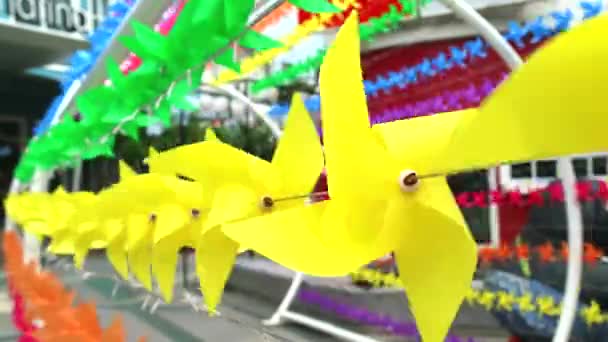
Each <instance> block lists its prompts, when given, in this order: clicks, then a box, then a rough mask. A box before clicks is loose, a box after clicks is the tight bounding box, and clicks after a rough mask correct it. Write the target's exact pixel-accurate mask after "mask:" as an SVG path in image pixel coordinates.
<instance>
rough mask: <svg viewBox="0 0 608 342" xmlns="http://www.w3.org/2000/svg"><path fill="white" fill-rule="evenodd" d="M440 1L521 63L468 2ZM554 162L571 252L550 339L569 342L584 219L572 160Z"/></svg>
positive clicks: (512, 62) (511, 62)
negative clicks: (563, 205) (555, 323)
mask: <svg viewBox="0 0 608 342" xmlns="http://www.w3.org/2000/svg"><path fill="white" fill-rule="evenodd" d="M441 2H442V3H443V4H444V5H446V6H447V7H449V8H450V9H451V10H452V11H453V12H454V13H456V15H458V16H459V17H460V18H461V19H463V20H464V21H465V22H467V23H468V24H470V25H471V26H473V27H475V28H476V29H477V31H478V32H479V33H480V34H481V35H482V36H483V37H484V39H485V40H486V41H487V42H488V44H490V46H492V48H494V50H496V52H497V53H498V55H499V56H500V57H501V58H502V59H503V60H504V61H505V63H506V64H507V65H508V66H509V68H510V69H511V70H516V69H517V68H519V67H520V66H521V65H523V61H522V59H521V57H520V56H519V55H518V54H517V52H516V51H515V49H513V47H512V46H511V45H510V44H509V42H507V40H506V39H504V38H503V37H502V35H501V34H500V32H498V30H497V29H496V28H495V27H494V26H492V24H490V23H489V22H488V21H487V20H485V19H484V18H483V17H482V16H481V15H480V14H479V13H478V12H477V11H475V9H473V8H472V7H471V6H470V5H469V4H468V3H466V2H465V1H464V0H441ZM557 163H558V169H559V171H560V178H561V179H562V184H563V187H564V193H565V199H566V220H567V223H568V248H569V250H570V253H569V256H568V271H567V279H566V285H565V291H564V300H563V302H562V305H563V306H562V313H561V316H560V319H559V323H558V326H557V330H556V333H555V336H554V337H553V342H568V340H569V338H570V333H571V331H572V326H573V324H574V321H575V319H576V313H577V311H578V309H577V308H578V296H579V292H580V282H581V274H582V268H583V267H582V262H583V258H582V254H583V220H582V215H581V212H580V210H579V208H578V205H577V200H576V194H575V192H574V187H575V183H576V177H575V175H574V170H573V166H572V162H571V160H570V158H559V159H558V161H557Z"/></svg>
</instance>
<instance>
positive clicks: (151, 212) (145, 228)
mask: <svg viewBox="0 0 608 342" xmlns="http://www.w3.org/2000/svg"><path fill="white" fill-rule="evenodd" d="M120 174H121V185H120V188H121V191H122V192H123V193H124V195H125V196H129V197H128V198H130V199H131V201H132V199H133V198H136V199H137V201H136V203H131V204H130V205H129V204H127V203H125V206H127V207H128V208H129V210H128V213H127V214H126V215H125V220H124V224H125V228H126V240H125V242H126V244H125V249H126V252H127V256H128V263H129V266H130V270H131V271H132V272H133V275H134V276H135V277H136V278H137V279H138V280H139V281H140V282H141V283H142V285H143V286H144V287H145V288H146V289H148V290H150V291H151V290H152V278H151V273H150V267H151V266H153V267H152V268H153V270H154V273H155V275H156V278H157V280H158V283H159V287H160V288H161V292H162V293H163V294H164V296H165V299H167V300H170V298H171V295H172V290H173V279H174V276H173V274H174V273H175V267H176V264H177V250H176V248H169V249H168V250H170V251H172V252H173V255H169V256H167V258H163V251H162V250H161V249H162V248H163V246H162V245H156V244H155V236H163V235H169V234H170V232H168V231H170V230H176V229H178V228H180V227H182V226H184V225H185V224H186V222H187V218H184V219H181V220H180V219H179V218H180V217H184V216H187V215H186V214H183V212H186V211H187V212H188V213H190V212H196V211H197V210H200V209H199V204H196V201H193V200H191V198H198V197H200V193H201V190H200V186H198V185H197V184H193V183H190V182H185V181H182V180H179V179H177V178H176V177H174V176H169V177H167V176H163V175H159V174H139V175H138V174H136V173H135V172H134V171H133V170H131V169H130V168H129V167H128V166H127V165H126V164H125V163H123V162H121V163H120ZM132 202H133V201H132ZM175 207H177V208H178V209H179V208H181V209H180V210H179V211H178V213H177V216H176V215H172V214H174V213H173V211H172V209H173V208H175ZM182 214H183V215H182ZM176 227H177V228H176ZM161 240H162V239H161ZM157 242H158V241H157ZM159 248H160V249H159ZM164 254H167V253H166V252H165V253H164ZM167 269H168V270H170V271H166V270H167ZM166 274H168V275H166Z"/></svg>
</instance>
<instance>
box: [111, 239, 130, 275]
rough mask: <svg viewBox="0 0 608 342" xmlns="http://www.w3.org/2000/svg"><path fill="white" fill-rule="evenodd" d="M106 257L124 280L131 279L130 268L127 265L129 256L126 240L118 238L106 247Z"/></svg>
mask: <svg viewBox="0 0 608 342" xmlns="http://www.w3.org/2000/svg"><path fill="white" fill-rule="evenodd" d="M106 256H107V257H108V261H110V264H112V266H113V267H114V269H115V270H116V273H118V275H120V276H121V277H122V278H123V279H129V266H128V264H127V255H126V252H125V239H124V237H123V238H117V239H114V240H112V241H111V242H110V243H109V244H108V246H107V247H106Z"/></svg>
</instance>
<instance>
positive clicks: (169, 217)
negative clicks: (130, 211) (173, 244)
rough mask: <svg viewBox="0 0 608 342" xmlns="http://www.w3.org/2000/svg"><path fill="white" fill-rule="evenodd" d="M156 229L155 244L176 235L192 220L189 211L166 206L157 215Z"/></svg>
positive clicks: (170, 205) (172, 205) (171, 205)
mask: <svg viewBox="0 0 608 342" xmlns="http://www.w3.org/2000/svg"><path fill="white" fill-rule="evenodd" d="M156 217H157V218H156V225H155V227H154V243H155V244H156V243H158V242H159V241H161V240H163V239H166V238H168V237H170V236H172V235H174V234H176V233H177V232H178V231H179V230H180V229H182V228H183V227H185V226H186V224H188V222H190V220H191V219H192V216H191V214H190V211H189V210H186V209H184V208H183V207H180V206H179V205H176V204H168V205H164V206H163V207H162V208H160V209H159V210H158V212H157V214H156Z"/></svg>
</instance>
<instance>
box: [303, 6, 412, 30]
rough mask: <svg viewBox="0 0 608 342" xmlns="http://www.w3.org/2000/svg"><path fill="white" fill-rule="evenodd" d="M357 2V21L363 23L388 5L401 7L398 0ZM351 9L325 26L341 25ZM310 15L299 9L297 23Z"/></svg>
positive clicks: (380, 12) (381, 12) (387, 8)
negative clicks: (358, 7)
mask: <svg viewBox="0 0 608 342" xmlns="http://www.w3.org/2000/svg"><path fill="white" fill-rule="evenodd" d="M357 2H358V3H359V5H360V9H359V21H360V22H361V23H365V22H367V21H368V20H369V19H371V18H374V17H379V16H381V15H382V14H383V13H386V12H387V11H388V10H389V6H391V5H393V6H395V7H396V8H397V9H398V10H401V9H402V7H401V3H400V2H399V0H359V1H357ZM352 10H353V9H352V8H349V9H347V10H346V11H344V13H343V15H342V16H341V17H337V16H336V17H335V18H334V19H333V20H331V21H330V22H329V23H328V24H326V25H325V27H328V28H330V27H338V26H342V24H343V23H344V20H345V19H346V18H348V16H349V15H350V13H351V12H352ZM312 16H313V14H311V13H309V12H306V11H303V10H301V9H299V10H298V23H300V24H302V23H304V22H306V21H307V20H308V19H310V18H312Z"/></svg>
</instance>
